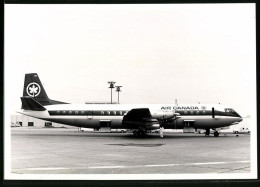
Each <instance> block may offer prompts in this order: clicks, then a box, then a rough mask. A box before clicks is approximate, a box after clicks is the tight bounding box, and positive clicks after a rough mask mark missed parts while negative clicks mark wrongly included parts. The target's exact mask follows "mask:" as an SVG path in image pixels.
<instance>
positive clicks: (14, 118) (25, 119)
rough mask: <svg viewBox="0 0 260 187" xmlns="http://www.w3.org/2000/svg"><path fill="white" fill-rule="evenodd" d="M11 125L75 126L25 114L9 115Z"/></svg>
mask: <svg viewBox="0 0 260 187" xmlns="http://www.w3.org/2000/svg"><path fill="white" fill-rule="evenodd" d="M11 126H13V127H14V126H16V127H17V126H20V127H39V128H41V127H57V128H62V127H64V128H77V127H73V126H69V125H63V124H60V123H54V122H49V121H45V120H41V119H37V118H33V117H29V116H25V115H11Z"/></svg>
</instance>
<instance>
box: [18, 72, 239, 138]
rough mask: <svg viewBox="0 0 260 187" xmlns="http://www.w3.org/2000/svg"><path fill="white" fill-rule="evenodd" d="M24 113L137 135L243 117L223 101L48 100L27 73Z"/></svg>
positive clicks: (235, 121)
mask: <svg viewBox="0 0 260 187" xmlns="http://www.w3.org/2000/svg"><path fill="white" fill-rule="evenodd" d="M21 102H22V107H21V111H18V113H21V114H23V115H26V116H30V117H34V118H38V119H42V120H45V121H50V122H55V123H61V124H66V125H70V126H76V127H83V128H94V129H99V128H102V127H110V128H112V129H128V130H130V131H131V132H133V134H134V135H135V136H143V135H145V134H146V133H147V132H150V131H152V130H161V131H160V132H162V133H163V129H185V128H193V129H195V130H196V129H205V130H206V133H205V135H206V136H209V134H210V129H213V130H214V136H215V137H218V136H219V132H218V130H217V129H218V128H221V127H228V126H231V125H236V124H238V123H239V122H241V121H242V120H243V119H242V117H241V116H240V115H239V114H238V113H237V112H236V111H235V110H234V109H232V108H230V107H226V106H224V105H220V104H205V105H204V104H177V103H175V104H162V105H161V104H151V105H147V104H143V105H141V104H136V105H132V104H131V105H130V104H70V103H66V102H62V101H56V100H52V99H49V97H48V95H47V94H46V92H45V89H44V87H43V85H42V83H41V81H40V78H39V76H38V75H37V73H29V74H25V80H24V88H23V97H21Z"/></svg>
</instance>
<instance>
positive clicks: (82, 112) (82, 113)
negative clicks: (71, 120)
mask: <svg viewBox="0 0 260 187" xmlns="http://www.w3.org/2000/svg"><path fill="white" fill-rule="evenodd" d="M125 113H126V111H59V110H58V111H57V114H63V115H65V114H70V115H72V114H75V115H100V114H101V115H121V116H122V115H124V114H125ZM180 113H182V112H180ZM200 113H201V112H200V111H199V110H197V111H192V110H191V111H187V110H185V111H183V114H197V115H198V114H200ZM202 113H203V114H206V111H205V110H204V111H202Z"/></svg>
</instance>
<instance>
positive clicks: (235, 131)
mask: <svg viewBox="0 0 260 187" xmlns="http://www.w3.org/2000/svg"><path fill="white" fill-rule="evenodd" d="M233 132H234V133H235V134H250V130H249V129H248V128H245V127H242V128H240V129H239V130H233Z"/></svg>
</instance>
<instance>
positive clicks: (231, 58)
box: [4, 4, 256, 116]
mask: <svg viewBox="0 0 260 187" xmlns="http://www.w3.org/2000/svg"><path fill="white" fill-rule="evenodd" d="M255 35H256V33H255V5H254V4H192V5H189V4H167V5H162V4H161V5H158V4H156V5H155V4H154V5H134V4H132V5H36V4H35V5H25V4H24V5H12V4H8V5H5V38H4V39H5V53H4V54H5V62H4V63H5V64H4V65H5V69H4V71H5V84H4V85H5V106H6V107H7V108H6V109H7V110H8V111H9V112H11V113H12V112H15V111H17V110H19V109H20V108H21V101H20V97H21V96H22V91H23V84H24V74H25V73H38V75H39V77H40V79H41V81H42V83H43V85H44V87H45V90H46V92H47V94H48V96H49V97H50V98H51V99H54V100H60V101H65V102H69V103H85V102H86V101H107V102H109V101H110V89H109V88H108V86H109V85H108V83H107V82H108V81H115V82H116V85H120V86H123V87H122V92H121V93H120V103H124V104H170V103H172V104H174V102H175V99H177V100H178V103H180V104H181V103H185V104H186V103H191V104H195V103H198V102H200V103H205V104H209V103H215V104H216V103H221V104H225V105H227V106H230V107H231V108H234V109H235V110H236V111H237V112H238V113H239V114H241V115H242V116H245V115H251V114H252V112H254V111H255V109H256V108H255V107H256V102H255V101H256V100H255V98H256V88H255V82H256V68H255V67H256V57H255V56H256V45H255V43H256V38H255ZM113 101H117V93H116V92H115V90H114V91H113Z"/></svg>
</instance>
